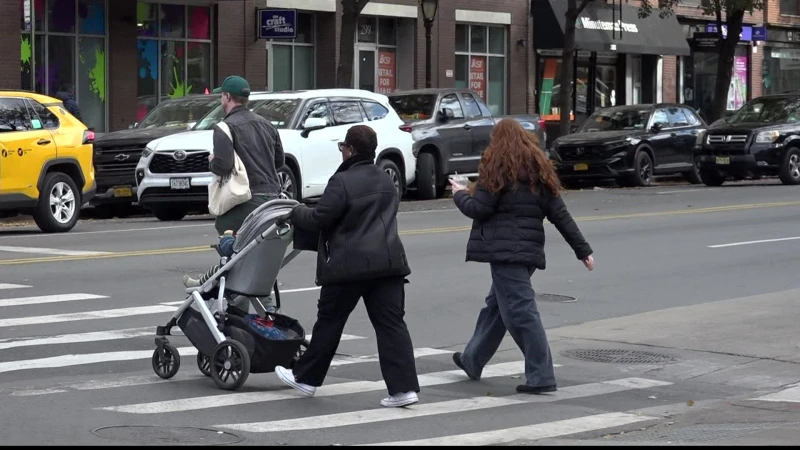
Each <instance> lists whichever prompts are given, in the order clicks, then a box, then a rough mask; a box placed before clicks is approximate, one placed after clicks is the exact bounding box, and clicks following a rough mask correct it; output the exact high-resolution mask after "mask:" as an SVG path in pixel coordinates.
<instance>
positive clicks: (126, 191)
mask: <svg viewBox="0 0 800 450" xmlns="http://www.w3.org/2000/svg"><path fill="white" fill-rule="evenodd" d="M114 197H133V190H132V189H131V188H129V187H118V188H114Z"/></svg>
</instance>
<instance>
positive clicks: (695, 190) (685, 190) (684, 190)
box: [656, 188, 716, 195]
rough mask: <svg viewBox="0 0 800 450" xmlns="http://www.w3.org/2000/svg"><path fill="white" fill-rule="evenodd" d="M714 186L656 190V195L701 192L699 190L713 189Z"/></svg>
mask: <svg viewBox="0 0 800 450" xmlns="http://www.w3.org/2000/svg"><path fill="white" fill-rule="evenodd" d="M714 190H716V189H714V188H705V189H677V190H674V191H660V192H656V194H658V195H667V194H683V193H684V192H701V191H714Z"/></svg>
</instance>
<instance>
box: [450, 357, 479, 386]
mask: <svg viewBox="0 0 800 450" xmlns="http://www.w3.org/2000/svg"><path fill="white" fill-rule="evenodd" d="M453 362H454V363H456V366H458V368H459V369H461V370H463V371H464V373H465V374H467V376H468V377H469V379H470V380H480V379H481V377H475V376H472V375H471V374H470V373H469V372H468V371H467V369H466V368H465V367H464V363H462V362H461V353H460V352H455V353H453Z"/></svg>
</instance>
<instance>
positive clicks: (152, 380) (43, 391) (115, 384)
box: [9, 373, 208, 397]
mask: <svg viewBox="0 0 800 450" xmlns="http://www.w3.org/2000/svg"><path fill="white" fill-rule="evenodd" d="M181 375H183V374H182V373H179V374H178V375H177V376H178V377H180V376H181ZM183 376H184V377H185V378H172V379H169V380H165V379H163V378H160V377H158V376H157V375H155V374H151V375H144V376H134V377H126V378H114V379H105V380H90V381H83V382H81V383H74V384H66V385H58V386H51V387H47V388H41V387H39V388H36V389H23V390H20V391H14V392H12V393H11V394H9V395H13V396H16V397H30V396H35V395H47V394H58V393H62V392H69V389H73V390H78V391H94V390H98V389H114V388H124V387H130V386H143V385H152V384H156V383H175V382H179V381H192V380H201V379H202V380H207V379H208V378H207V377H206V376H205V375H199V374H197V375H195V374H188V375H183Z"/></svg>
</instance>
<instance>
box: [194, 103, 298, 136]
mask: <svg viewBox="0 0 800 450" xmlns="http://www.w3.org/2000/svg"><path fill="white" fill-rule="evenodd" d="M299 105H300V100H296V99H268V100H250V101H249V102H248V103H247V107H248V108H250V111H253V112H254V113H256V114H258V115H259V116H261V117H263V118H265V119H267V120H269V122H270V123H271V124H272V126H274V127H275V128H278V129H282V128H289V126H290V125H291V124H292V118H293V117H294V114H295V113H296V112H297V107H298V106H299ZM224 118H225V110H224V109H222V105H219V106H217V107H216V108H214V110H213V111H211V112H210V113H209V114H208V115H207V116H205V117H204V118H203V120H201V121H200V122H198V123H197V125H195V127H194V128H193V130H195V131H201V130H210V129H212V128H214V125H216V124H218V123H220V122H221V121H222V119H224Z"/></svg>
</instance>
